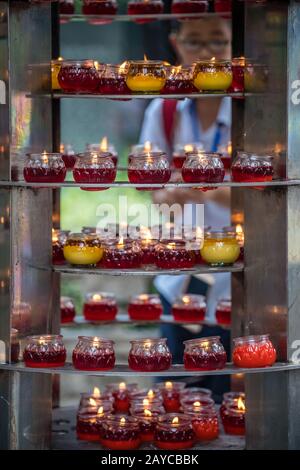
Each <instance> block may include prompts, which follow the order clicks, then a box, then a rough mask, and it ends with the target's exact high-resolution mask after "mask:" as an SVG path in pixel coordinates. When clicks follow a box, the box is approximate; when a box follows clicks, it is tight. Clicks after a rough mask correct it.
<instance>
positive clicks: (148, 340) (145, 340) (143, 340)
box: [130, 338, 168, 344]
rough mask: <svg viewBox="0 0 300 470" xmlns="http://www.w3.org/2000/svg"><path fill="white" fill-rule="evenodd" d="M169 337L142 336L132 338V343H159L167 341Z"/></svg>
mask: <svg viewBox="0 0 300 470" xmlns="http://www.w3.org/2000/svg"><path fill="white" fill-rule="evenodd" d="M167 340H168V338H140V339H132V340H131V341H130V343H131V344H137V343H154V344H158V343H160V342H162V343H166V342H167Z"/></svg>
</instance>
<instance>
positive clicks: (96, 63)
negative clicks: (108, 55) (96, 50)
mask: <svg viewBox="0 0 300 470" xmlns="http://www.w3.org/2000/svg"><path fill="white" fill-rule="evenodd" d="M94 67H95V69H96V70H99V62H98V61H97V60H94Z"/></svg>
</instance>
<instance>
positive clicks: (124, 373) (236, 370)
mask: <svg viewBox="0 0 300 470" xmlns="http://www.w3.org/2000/svg"><path fill="white" fill-rule="evenodd" d="M299 368H300V365H297V364H290V363H286V362H276V363H275V364H274V365H273V366H272V367H263V368H253V369H244V368H242V367H235V366H234V365H233V364H232V363H227V364H226V367H225V368H224V369H221V370H210V371H198V370H197V371H191V370H185V369H184V367H183V365H181V364H175V365H173V366H172V367H170V369H168V370H165V371H162V372H136V371H133V370H131V369H129V367H128V365H116V366H115V367H114V369H113V370H108V371H83V370H77V369H74V367H73V365H72V364H71V363H66V364H65V366H64V367H54V368H52V369H51V368H47V369H45V368H31V367H26V366H25V365H24V364H23V363H22V362H20V363H18V364H0V370H11V371H14V372H25V373H26V372H27V373H33V374H35V373H37V374H40V373H42V374H79V375H81V376H85V375H86V376H92V377H93V376H97V377H136V375H137V374H138V375H139V376H140V377H193V376H196V377H200V376H207V375H234V374H257V373H259V374H265V373H270V372H285V371H290V370H296V369H299Z"/></svg>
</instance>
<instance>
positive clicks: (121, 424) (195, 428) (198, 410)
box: [76, 381, 246, 450]
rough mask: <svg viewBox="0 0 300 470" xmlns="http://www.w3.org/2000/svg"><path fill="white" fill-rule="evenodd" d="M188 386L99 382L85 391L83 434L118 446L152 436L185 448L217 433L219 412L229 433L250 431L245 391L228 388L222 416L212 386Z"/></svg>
mask: <svg viewBox="0 0 300 470" xmlns="http://www.w3.org/2000/svg"><path fill="white" fill-rule="evenodd" d="M185 386H186V384H185V383H184V382H170V381H167V382H163V383H158V384H157V385H156V387H155V388H154V389H150V390H147V389H142V390H139V389H138V386H137V385H136V384H126V383H125V382H121V383H119V384H118V383H112V384H109V385H107V386H106V388H105V390H104V392H103V393H101V392H100V390H99V389H98V388H97V387H95V388H94V390H93V392H92V393H83V394H81V400H80V403H79V408H78V412H77V424H76V434H77V438H78V439H80V440H84V441H92V442H99V443H101V444H102V445H104V446H105V447H107V448H109V449H114V450H121V449H122V450H125V449H127V450H128V449H136V448H138V447H139V446H140V444H142V443H152V442H153V443H154V444H155V445H156V447H158V448H160V449H165V450H167V449H170V450H175V449H178V450H179V449H186V448H190V447H192V446H193V445H194V444H195V443H196V442H197V441H198V442H208V441H212V440H214V439H217V438H218V437H219V433H220V422H219V418H220V420H221V422H222V424H223V428H224V431H225V433H226V434H231V435H236V436H242V435H244V434H245V412H246V406H245V394H244V393H243V392H227V393H224V395H223V401H222V405H221V407H220V408H219V417H218V412H217V408H216V406H215V402H214V400H213V399H212V397H211V395H212V393H211V390H209V389H205V388H200V387H190V388H185Z"/></svg>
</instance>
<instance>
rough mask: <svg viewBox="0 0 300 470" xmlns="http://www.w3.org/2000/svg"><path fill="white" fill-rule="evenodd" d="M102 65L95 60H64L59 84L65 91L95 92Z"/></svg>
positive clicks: (59, 75) (59, 74)
mask: <svg viewBox="0 0 300 470" xmlns="http://www.w3.org/2000/svg"><path fill="white" fill-rule="evenodd" d="M101 67H102V66H101V65H100V64H99V63H98V62H96V61H93V60H81V61H80V60H77V61H75V60H67V61H66V60H64V61H62V63H61V67H60V70H59V73H58V77H57V78H58V83H59V86H60V88H61V89H62V90H63V91H64V92H65V93H94V92H95V91H96V90H97V88H98V86H99V82H100V77H99V71H100V69H101Z"/></svg>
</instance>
